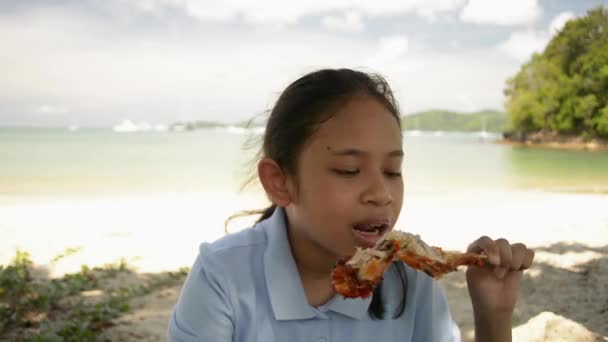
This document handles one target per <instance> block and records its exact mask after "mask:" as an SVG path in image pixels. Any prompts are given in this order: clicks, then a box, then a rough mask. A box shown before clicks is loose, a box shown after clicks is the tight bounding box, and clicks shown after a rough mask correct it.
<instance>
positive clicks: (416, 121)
mask: <svg viewBox="0 0 608 342" xmlns="http://www.w3.org/2000/svg"><path fill="white" fill-rule="evenodd" d="M414 126H415V129H413V130H410V131H407V135H411V136H415V137H418V136H421V135H422V131H421V130H420V120H419V118H418V117H416V118H415V119H414Z"/></svg>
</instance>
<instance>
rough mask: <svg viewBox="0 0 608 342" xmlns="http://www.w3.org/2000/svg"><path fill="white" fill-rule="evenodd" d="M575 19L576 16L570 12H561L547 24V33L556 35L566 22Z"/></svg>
mask: <svg viewBox="0 0 608 342" xmlns="http://www.w3.org/2000/svg"><path fill="white" fill-rule="evenodd" d="M574 18H576V15H574V13H572V12H569V11H568V12H562V13H560V14H558V15H557V16H556V17H555V18H553V20H551V24H549V33H550V34H551V35H554V34H556V33H558V32H559V31H560V30H561V29H562V28H564V26H565V25H566V22H567V21H568V20H571V19H574Z"/></svg>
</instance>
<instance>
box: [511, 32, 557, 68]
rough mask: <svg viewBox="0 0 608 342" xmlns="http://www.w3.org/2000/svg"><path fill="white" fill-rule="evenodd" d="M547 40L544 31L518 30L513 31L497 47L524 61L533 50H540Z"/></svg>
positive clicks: (547, 37) (547, 36)
mask: <svg viewBox="0 0 608 342" xmlns="http://www.w3.org/2000/svg"><path fill="white" fill-rule="evenodd" d="M548 42H549V35H548V34H547V33H546V32H544V31H533V30H530V31H518V32H513V33H511V35H510V36H509V39H507V40H506V41H505V42H504V43H502V44H500V45H499V49H500V50H501V51H502V52H504V53H506V54H507V55H509V56H511V57H513V58H515V59H517V60H520V61H524V60H526V59H528V58H530V56H531V55H532V53H534V52H542V50H543V49H544V48H545V46H546V45H547V43H548Z"/></svg>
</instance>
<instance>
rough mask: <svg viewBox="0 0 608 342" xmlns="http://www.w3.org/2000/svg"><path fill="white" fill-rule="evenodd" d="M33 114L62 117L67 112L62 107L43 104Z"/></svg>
mask: <svg viewBox="0 0 608 342" xmlns="http://www.w3.org/2000/svg"><path fill="white" fill-rule="evenodd" d="M35 113H36V114H38V115H41V116H64V115H66V114H67V113H68V110H67V109H66V108H63V107H58V106H53V105H49V104H43V105H41V106H38V107H37V108H36V110H35Z"/></svg>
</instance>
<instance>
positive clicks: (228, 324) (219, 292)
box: [168, 247, 234, 342]
mask: <svg viewBox="0 0 608 342" xmlns="http://www.w3.org/2000/svg"><path fill="white" fill-rule="evenodd" d="M222 274H223V273H222V272H221V266H219V265H217V264H216V263H214V258H213V257H212V256H211V255H209V253H207V252H206V249H205V248H203V247H202V248H201V251H200V254H199V256H198V257H197V259H196V261H195V262H194V265H193V266H192V270H191V271H190V273H189V274H188V278H187V279H186V282H185V283H184V286H183V288H182V291H181V293H180V296H179V299H178V302H177V304H176V306H175V308H174V310H173V314H172V315H171V319H170V321H169V329H168V341H176V342H177V341H180V342H186V341H198V342H206V341H209V342H231V341H232V336H233V330H234V327H233V313H232V309H231V307H232V305H231V303H230V298H229V296H228V294H227V291H226V290H225V287H224V286H223V284H225V282H224V281H223V278H222Z"/></svg>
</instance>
